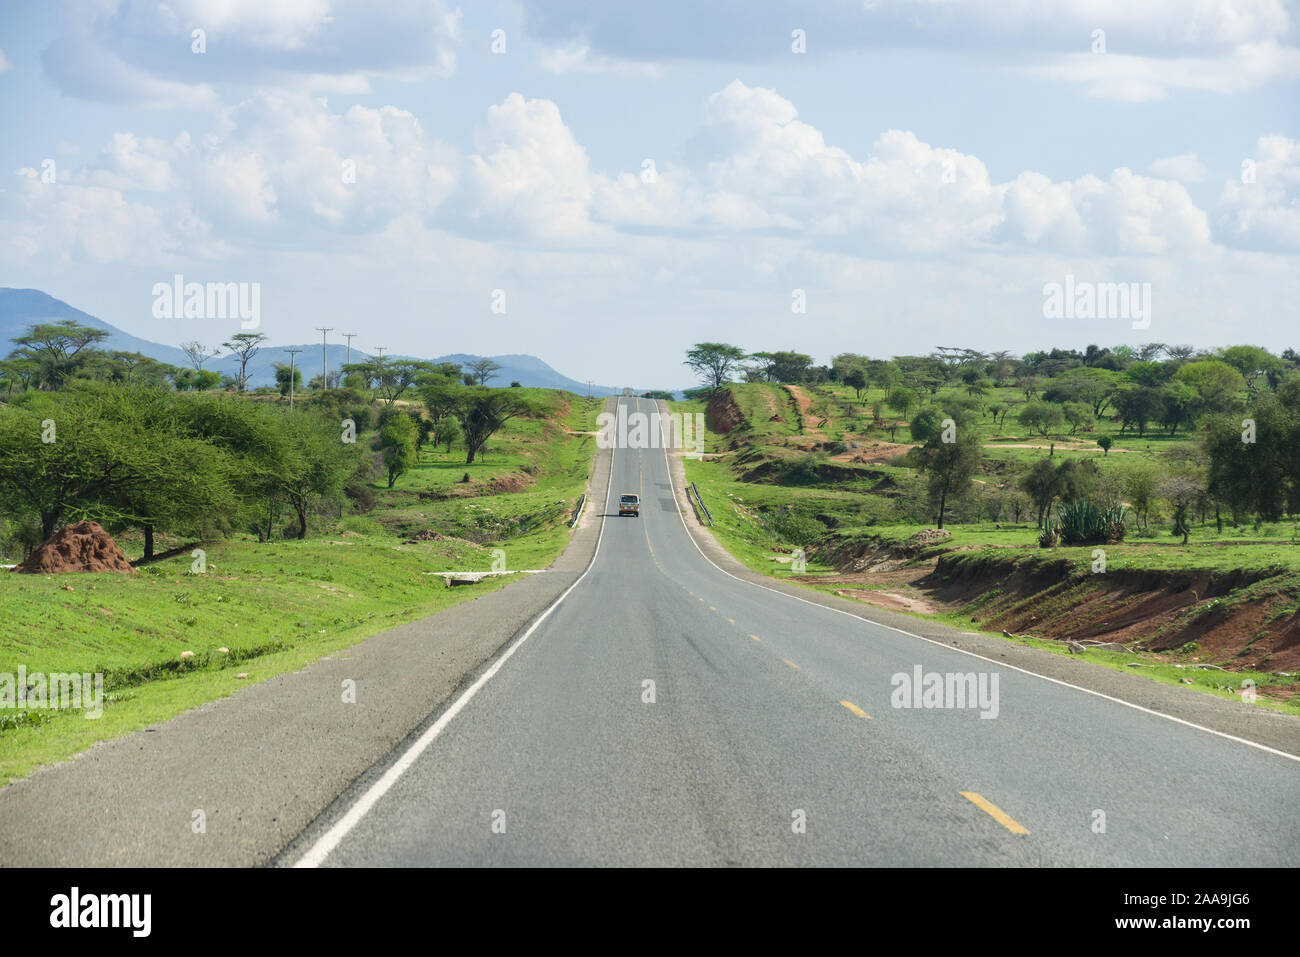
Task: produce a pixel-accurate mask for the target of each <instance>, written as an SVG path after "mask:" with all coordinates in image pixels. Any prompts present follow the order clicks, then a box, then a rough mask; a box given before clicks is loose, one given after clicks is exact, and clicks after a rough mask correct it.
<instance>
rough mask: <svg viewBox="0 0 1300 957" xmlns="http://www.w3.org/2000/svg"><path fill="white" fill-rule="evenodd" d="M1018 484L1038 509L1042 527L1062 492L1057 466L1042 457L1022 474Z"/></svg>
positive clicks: (1039, 525)
mask: <svg viewBox="0 0 1300 957" xmlns="http://www.w3.org/2000/svg"><path fill="white" fill-rule="evenodd" d="M1018 484H1019V486H1020V488H1021V490H1022V491H1023V492H1024V493H1025V494H1026V495H1028V496H1029V500H1030V501H1031V502H1033V503H1034V507H1035V508H1037V509H1038V527H1039V528H1042V526H1043V519H1044V518H1045V517H1046V515H1047V513H1048V511H1049V510H1050V509H1051V507H1052V503H1053V502H1054V501H1056V497H1057V496H1058V495H1060V494H1061V485H1062V483H1061V476H1060V475H1059V474H1058V472H1057V470H1056V466H1055V465H1053V464H1052V460H1051V459H1050V458H1046V457H1044V458H1040V459H1038V460H1036V461H1035V462H1034V464H1033V465H1031V466H1030V467H1029V468H1028V469H1027V470H1025V472H1023V473H1022V474H1021V476H1020V479H1019V481H1018Z"/></svg>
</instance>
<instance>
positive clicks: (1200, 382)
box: [1173, 359, 1246, 415]
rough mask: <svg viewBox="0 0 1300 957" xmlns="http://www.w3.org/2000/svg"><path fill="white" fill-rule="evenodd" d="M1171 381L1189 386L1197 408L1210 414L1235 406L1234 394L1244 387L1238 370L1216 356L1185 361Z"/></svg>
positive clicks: (1244, 384) (1229, 409)
mask: <svg viewBox="0 0 1300 957" xmlns="http://www.w3.org/2000/svg"><path fill="white" fill-rule="evenodd" d="M1173 381H1175V382H1182V383H1186V384H1187V385H1188V386H1190V387H1191V388H1192V389H1193V390H1194V391H1195V392H1196V394H1197V396H1198V397H1199V399H1200V408H1201V409H1202V410H1204V411H1205V412H1207V413H1209V414H1210V415H1214V414H1216V413H1220V412H1231V411H1232V410H1233V409H1235V408H1237V407H1238V400H1237V396H1238V395H1239V394H1240V393H1241V392H1242V391H1244V390H1245V388H1246V381H1245V379H1243V378H1242V376H1241V373H1240V372H1238V371H1237V370H1236V369H1234V368H1233V367H1232V366H1230V365H1228V364H1227V363H1226V362H1220V361H1219V360H1217V359H1205V360H1203V361H1201V362H1189V363H1187V365H1185V366H1183V367H1182V368H1181V369H1179V370H1178V372H1176V373H1175V374H1174V379H1173Z"/></svg>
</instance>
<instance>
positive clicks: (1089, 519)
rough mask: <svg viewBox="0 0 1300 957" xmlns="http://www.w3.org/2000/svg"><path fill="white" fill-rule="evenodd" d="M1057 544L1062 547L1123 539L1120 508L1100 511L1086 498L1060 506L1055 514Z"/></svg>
mask: <svg viewBox="0 0 1300 957" xmlns="http://www.w3.org/2000/svg"><path fill="white" fill-rule="evenodd" d="M1058 518H1059V520H1060V524H1059V526H1058V527H1059V529H1060V537H1061V541H1062V542H1063V543H1064V544H1066V545H1101V544H1106V543H1114V542H1122V541H1123V540H1124V532H1125V527H1124V507H1123V506H1122V505H1118V506H1115V507H1113V508H1107V509H1101V508H1098V507H1097V506H1096V505H1094V504H1093V503H1092V502H1089V501H1087V500H1086V499H1079V500H1077V501H1074V502H1069V503H1067V504H1066V505H1062V506H1061V509H1060V511H1059V512H1058Z"/></svg>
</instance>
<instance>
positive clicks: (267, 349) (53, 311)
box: [0, 287, 622, 396]
mask: <svg viewBox="0 0 1300 957" xmlns="http://www.w3.org/2000/svg"><path fill="white" fill-rule="evenodd" d="M60 319H72V320H74V321H76V322H79V323H81V324H82V325H83V326H91V327H93V328H95V329H104V330H107V331H108V332H109V337H108V338H107V339H105V340H104V341H103V342H101V343H100V348H102V349H120V350H122V351H124V352H139V353H141V354H143V355H146V356H149V357H150V358H152V359H157V360H158V361H159V362H167V363H170V364H171V365H176V366H188V365H189V361H188V360H187V359H186V358H185V353H183V352H181V350H180V349H178V348H177V347H176V346H174V345H173V346H166V345H162V344H161V343H158V342H150V341H149V340H148V339H141V338H139V337H138V336H133V335H131V334H130V333H126V332H123V331H122V330H121V329H118V328H117V327H116V326H113V325H110V324H109V323H107V322H105V321H104V320H102V319H97V318H96V317H94V316H92V315H91V314H90V313H88V312H82V311H81V310H80V309H76V308H74V307H72V306H70V305H68V304H67V303H66V302H63V301H61V300H59V299H55V298H54V297H53V296H50V295H47V294H45V293H43V292H41V291H40V290H39V289H9V288H3V287H0V356H2V355H5V354H7V353H8V351H9V348H10V346H11V344H10V343H9V340H10V339H12V338H13V337H14V336H20V335H22V334H23V333H24V332H26V331H27V329H28V327H29V326H33V325H36V324H37V323H41V322H55V321H58V320H60ZM236 331H237V330H236ZM232 334H233V333H232ZM209 345H217V343H216V342H212V343H209ZM285 349H301V350H303V351H302V352H301V353H299V355H298V357H297V359H296V362H297V364H298V366H299V367H300V368H301V369H302V374H303V379H304V381H305V380H309V379H311V377H312V376H314V375H317V374H318V373H319V372H320V367H321V344H320V343H319V342H315V343H311V342H308V343H303V344H298V345H295V344H292V343H289V344H286V345H264V346H263V347H262V349H261V351H259V352H258V353H257V355H256V356H254V357H253V361H252V362H251V363H250V364H249V385H250V386H251V387H253V388H256V387H257V386H260V385H272V384H274V382H275V364H276V363H278V362H288V361H289V354H288V353H287V352H285V351H284V350H285ZM347 357H348V349H347V346H346V345H340V344H337V343H331V344H329V345H328V346H327V347H326V349H325V358H326V361H327V362H328V363H329V367H330V368H331V369H337V368H339V367H340V366H341V365H342V364H343V363H345V362H346V361H347ZM365 357H366V353H363V352H361V351H360V350H359V349H354V350H352V360H353V361H354V362H357V361H360V360H361V359H362V358H365ZM407 358H423V357H418V356H411V357H407ZM481 358H484V357H483V356H475V355H468V354H465V353H456V354H454V355H448V356H435V357H433V358H432V359H431V361H433V362H456V363H459V364H461V365H464V364H465V363H467V362H473V361H474V360H476V359H481ZM487 358H490V359H491V360H492V361H494V362H496V363H497V364H498V365H500V366H501V369H500V371H498V372H497V374H496V378H494V379H492V380H491V383H490V384H492V385H496V386H501V385H509V384H510V383H511V382H518V383H519V384H520V385H523V386H529V387H538V388H546V389H567V390H568V391H570V392H576V393H579V394H586V392H587V391H588V389H587V383H585V382H579V381H577V380H576V379H570V378H569V377H568V376H564V375H561V374H560V373H559V372H556V371H555V370H554V369H552V368H551V367H550V366H549V365H547V364H546V363H545V362H543V361H542V360H541V359H539V358H537V357H536V356H525V355H505V356H488V357H487ZM204 368H206V369H214V370H215V371H217V372H221V373H223V374H228V375H234V374H235V373H236V372H237V371H238V369H239V363H238V362H237V361H236V360H235V359H234V358H232V357H229V356H225V357H222V358H218V359H212V360H209V361H208V362H206V363H205V364H204ZM621 391H622V390H621V389H619V388H617V387H615V386H601V385H593V386H592V387H591V394H592V395H600V396H605V395H617V394H618V393H619V392H621Z"/></svg>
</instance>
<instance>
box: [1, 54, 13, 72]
mask: <svg viewBox="0 0 1300 957" xmlns="http://www.w3.org/2000/svg"><path fill="white" fill-rule="evenodd" d="M13 68H14V65H13V64H12V63H10V62H9V58H8V57H7V56H5V51H4V50H0V73H3V72H5V70H12V69H13Z"/></svg>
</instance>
